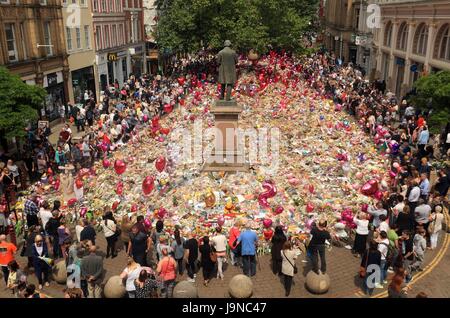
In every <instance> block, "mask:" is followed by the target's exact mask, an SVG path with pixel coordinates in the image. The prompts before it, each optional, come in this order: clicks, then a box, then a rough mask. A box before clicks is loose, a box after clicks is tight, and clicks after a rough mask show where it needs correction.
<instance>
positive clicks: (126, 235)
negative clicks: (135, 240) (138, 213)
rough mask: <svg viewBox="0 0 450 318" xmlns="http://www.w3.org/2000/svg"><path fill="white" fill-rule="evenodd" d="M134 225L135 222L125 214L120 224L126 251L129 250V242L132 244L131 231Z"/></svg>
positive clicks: (121, 237) (121, 236)
mask: <svg viewBox="0 0 450 318" xmlns="http://www.w3.org/2000/svg"><path fill="white" fill-rule="evenodd" d="M132 227H133V222H131V218H130V217H129V216H128V215H126V214H125V215H124V216H123V217H122V223H121V224H120V229H121V230H122V231H121V234H120V239H121V240H122V242H123V244H124V246H125V251H128V244H130V233H131V228H132Z"/></svg>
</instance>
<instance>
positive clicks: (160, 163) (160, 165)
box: [155, 156, 166, 172]
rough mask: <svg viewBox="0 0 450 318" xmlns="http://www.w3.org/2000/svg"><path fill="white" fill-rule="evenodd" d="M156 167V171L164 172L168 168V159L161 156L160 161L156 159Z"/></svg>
mask: <svg viewBox="0 0 450 318" xmlns="http://www.w3.org/2000/svg"><path fill="white" fill-rule="evenodd" d="M155 167H156V170H158V171H159V172H162V171H163V170H164V168H165V167H166V158H165V157H163V156H161V157H159V158H158V159H156V161H155Z"/></svg>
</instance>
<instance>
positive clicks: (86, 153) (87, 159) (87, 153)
mask: <svg viewBox="0 0 450 318" xmlns="http://www.w3.org/2000/svg"><path fill="white" fill-rule="evenodd" d="M81 149H82V150H83V165H82V166H83V167H84V168H90V163H91V148H90V147H89V139H88V138H85V139H84V140H83V143H82V146H81Z"/></svg>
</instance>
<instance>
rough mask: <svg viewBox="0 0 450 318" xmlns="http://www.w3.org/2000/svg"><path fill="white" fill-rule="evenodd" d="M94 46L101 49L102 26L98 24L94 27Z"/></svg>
mask: <svg viewBox="0 0 450 318" xmlns="http://www.w3.org/2000/svg"><path fill="white" fill-rule="evenodd" d="M95 46H96V48H97V50H101V49H103V46H102V28H101V27H100V26H97V27H95Z"/></svg>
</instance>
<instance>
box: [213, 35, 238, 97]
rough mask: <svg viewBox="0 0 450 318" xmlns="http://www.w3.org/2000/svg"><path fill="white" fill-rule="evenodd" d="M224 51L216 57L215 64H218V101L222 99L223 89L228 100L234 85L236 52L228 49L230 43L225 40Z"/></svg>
mask: <svg viewBox="0 0 450 318" xmlns="http://www.w3.org/2000/svg"><path fill="white" fill-rule="evenodd" d="M224 46H225V47H224V49H223V50H222V51H220V52H219V54H218V55H217V63H218V64H219V79H218V82H219V83H220V84H221V90H220V99H221V100H223V99H224V94H225V88H226V90H227V95H226V100H230V97H231V89H232V88H233V86H234V84H235V83H236V80H237V79H236V63H237V62H238V56H237V54H236V52H235V51H234V50H233V49H231V48H230V46H231V42H230V41H229V40H226V41H225V43H224Z"/></svg>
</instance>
